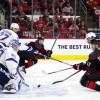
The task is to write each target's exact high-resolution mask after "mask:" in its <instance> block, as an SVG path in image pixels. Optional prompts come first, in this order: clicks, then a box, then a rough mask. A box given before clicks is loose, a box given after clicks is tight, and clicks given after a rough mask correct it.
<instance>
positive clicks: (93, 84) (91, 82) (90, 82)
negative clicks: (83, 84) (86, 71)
mask: <svg viewBox="0 0 100 100" xmlns="http://www.w3.org/2000/svg"><path fill="white" fill-rule="evenodd" d="M87 87H88V88H90V89H93V90H95V88H96V83H95V82H94V81H89V82H88V85H87Z"/></svg>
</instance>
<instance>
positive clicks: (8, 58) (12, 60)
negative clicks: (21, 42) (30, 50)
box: [0, 47, 19, 74]
mask: <svg viewBox="0 0 100 100" xmlns="http://www.w3.org/2000/svg"><path fill="white" fill-rule="evenodd" d="M0 52H1V56H0V63H1V64H3V65H4V66H5V67H7V68H8V70H9V72H10V73H11V74H15V73H16V68H17V67H18V64H19V56H18V55H17V52H16V51H14V50H13V48H12V47H6V48H4V49H0Z"/></svg>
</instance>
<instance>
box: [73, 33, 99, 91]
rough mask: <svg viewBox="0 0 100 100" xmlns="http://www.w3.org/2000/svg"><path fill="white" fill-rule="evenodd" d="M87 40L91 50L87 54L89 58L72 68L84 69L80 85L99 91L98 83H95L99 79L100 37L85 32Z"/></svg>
mask: <svg viewBox="0 0 100 100" xmlns="http://www.w3.org/2000/svg"><path fill="white" fill-rule="evenodd" d="M87 41H88V43H89V44H90V45H91V48H92V50H93V52H92V53H90V54H89V58H88V60H87V61H86V62H85V63H83V62H82V63H79V64H75V65H73V68H74V69H75V70H84V71H86V72H85V74H84V75H83V77H82V78H81V80H80V83H81V85H82V86H84V87H87V88H89V89H92V90H96V91H100V85H99V84H97V83H96V82H97V81H100V37H99V36H98V35H96V34H95V33H93V32H90V33H88V34H87Z"/></svg>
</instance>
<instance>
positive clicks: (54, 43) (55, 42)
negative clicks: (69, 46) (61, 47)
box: [51, 34, 60, 51]
mask: <svg viewBox="0 0 100 100" xmlns="http://www.w3.org/2000/svg"><path fill="white" fill-rule="evenodd" d="M59 36H60V34H58V36H57V38H56V39H55V41H54V43H53V45H52V47H51V51H52V50H53V48H54V46H55V44H56V41H57V39H58V38H59Z"/></svg>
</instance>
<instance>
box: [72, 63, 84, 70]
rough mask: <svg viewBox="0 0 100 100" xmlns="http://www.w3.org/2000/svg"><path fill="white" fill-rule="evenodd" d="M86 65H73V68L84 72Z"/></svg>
mask: <svg viewBox="0 0 100 100" xmlns="http://www.w3.org/2000/svg"><path fill="white" fill-rule="evenodd" d="M85 66H86V65H85V64H84V63H80V64H75V65H73V68H74V69H75V70H84V69H85Z"/></svg>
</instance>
